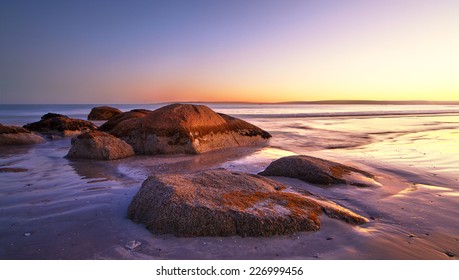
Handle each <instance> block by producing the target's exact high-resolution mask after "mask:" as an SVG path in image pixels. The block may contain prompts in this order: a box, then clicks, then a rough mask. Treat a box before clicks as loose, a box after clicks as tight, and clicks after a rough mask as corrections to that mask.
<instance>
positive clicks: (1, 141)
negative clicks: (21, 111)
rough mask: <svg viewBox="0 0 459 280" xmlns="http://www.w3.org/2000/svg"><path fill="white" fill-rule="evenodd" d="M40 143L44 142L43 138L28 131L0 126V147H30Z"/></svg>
mask: <svg viewBox="0 0 459 280" xmlns="http://www.w3.org/2000/svg"><path fill="white" fill-rule="evenodd" d="M42 142H45V139H44V138H43V137H41V136H40V135H37V134H35V133H33V132H31V131H30V130H28V129H25V128H22V127H17V126H5V125H2V124H0V146H7V145H30V144H38V143H42Z"/></svg>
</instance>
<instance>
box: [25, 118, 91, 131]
mask: <svg viewBox="0 0 459 280" xmlns="http://www.w3.org/2000/svg"><path fill="white" fill-rule="evenodd" d="M23 127H24V128H26V129H29V130H31V131H36V132H39V133H41V134H44V135H57V136H73V135H77V134H81V133H82V132H86V131H92V130H97V126H96V125H95V124H93V123H92V122H88V121H84V120H79V119H72V118H69V117H67V116H64V115H60V114H55V113H48V114H45V115H43V116H42V117H41V120H40V121H38V122H34V123H29V124H26V125H24V126H23Z"/></svg>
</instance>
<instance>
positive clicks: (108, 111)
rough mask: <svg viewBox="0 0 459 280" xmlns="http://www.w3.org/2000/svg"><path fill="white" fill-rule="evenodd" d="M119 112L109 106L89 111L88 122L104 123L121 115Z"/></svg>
mask: <svg viewBox="0 0 459 280" xmlns="http://www.w3.org/2000/svg"><path fill="white" fill-rule="evenodd" d="M121 113H122V112H121V110H120V109H117V108H113V107H110V106H100V107H94V108H92V109H91V112H90V113H89V115H88V120H93V121H105V120H108V119H110V118H112V117H114V116H117V115H119V114H121Z"/></svg>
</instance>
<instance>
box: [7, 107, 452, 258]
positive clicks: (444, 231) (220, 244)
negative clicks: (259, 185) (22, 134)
mask: <svg viewBox="0 0 459 280" xmlns="http://www.w3.org/2000/svg"><path fill="white" fill-rule="evenodd" d="M250 121H251V122H252V123H254V124H256V125H259V126H260V127H263V128H265V129H267V130H268V131H270V132H272V134H273V136H274V137H273V139H272V140H271V142H270V145H269V146H267V147H258V148H244V149H233V150H224V151H217V152H211V153H205V154H201V155H175V156H155V157H148V156H138V157H134V158H128V159H123V160H115V161H110V162H98V161H86V160H68V159H65V158H64V156H65V154H66V153H67V151H68V149H69V147H70V139H63V140H57V141H53V142H47V143H43V144H38V145H35V146H31V147H14V148H8V149H1V150H0V167H1V168H16V169H19V170H20V172H2V173H0V185H1V188H0V205H1V206H0V236H1V241H2V245H1V247H0V258H1V259H458V255H459V203H458V202H459V186H458V185H459V184H458V181H457V180H458V178H459V170H458V168H457V160H458V158H457V153H456V152H457V142H456V141H457V140H458V139H459V129H458V127H459V125H458V124H459V117H441V116H436V117H431V116H429V117H426V116H424V117H404V118H400V117H397V118H353V119H349V118H343V119H336V118H335V119H327V118H317V119H308V120H307V121H305V120H303V119H298V120H296V119H293V120H288V121H285V122H282V121H277V122H269V121H268V120H266V119H262V118H260V119H251V120H250ZM455 144H456V145H455ZM292 154H308V155H311V156H315V157H321V158H326V159H330V160H335V161H338V162H340V163H343V164H351V165H353V166H355V167H358V168H361V169H363V170H366V171H369V172H371V173H373V174H375V175H376V176H377V180H378V181H379V182H380V183H382V184H383V187H380V188H357V187H353V186H336V187H331V188H322V187H318V186H314V185H310V184H307V183H304V182H301V181H299V180H295V179H287V178H279V177H278V178H274V179H276V180H279V181H281V182H283V183H286V184H289V185H291V186H293V187H295V188H299V189H305V190H308V191H310V192H312V193H313V194H316V195H319V196H323V197H326V198H328V199H331V200H333V201H335V202H337V203H339V204H341V205H343V206H345V207H348V208H349V209H351V210H353V211H354V212H356V213H359V214H361V215H363V216H366V217H368V218H370V222H369V223H368V224H366V225H363V226H351V225H349V224H346V223H343V222H340V221H336V220H333V219H330V218H327V217H326V216H325V215H322V217H321V221H322V227H321V229H320V230H319V231H317V232H301V233H297V234H294V235H289V236H274V237H269V238H242V237H238V236H235V237H225V238H216V237H212V238H210V237H200V238H177V237H174V236H171V235H153V234H151V233H150V232H149V231H148V230H146V229H145V227H144V226H143V225H139V224H135V223H133V222H131V221H130V220H129V219H127V217H126V215H127V206H128V205H129V203H130V201H131V199H132V197H133V196H134V194H135V193H136V192H137V190H138V189H139V187H140V185H141V183H142V182H143V180H144V179H145V178H146V177H147V176H148V175H149V174H151V173H167V172H194V171H199V170H204V169H210V168H221V167H223V168H227V169H230V170H236V171H244V172H249V173H257V172H259V171H261V170H263V169H264V168H265V167H266V166H267V165H268V164H269V163H270V162H271V161H272V160H274V159H277V158H279V157H282V156H286V155H292ZM132 240H136V241H140V242H141V243H142V245H141V246H140V247H138V248H137V249H135V250H134V251H130V250H128V249H127V248H126V247H125V245H126V244H127V243H128V242H129V241H132Z"/></svg>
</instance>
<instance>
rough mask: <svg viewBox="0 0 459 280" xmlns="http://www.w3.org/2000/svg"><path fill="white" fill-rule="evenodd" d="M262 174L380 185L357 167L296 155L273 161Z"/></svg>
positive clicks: (331, 183)
mask: <svg viewBox="0 0 459 280" xmlns="http://www.w3.org/2000/svg"><path fill="white" fill-rule="evenodd" d="M258 174H260V175H263V176H282V177H291V178H297V179H300V180H302V181H305V182H308V183H313V184H319V185H335V184H349V185H355V186H360V187H368V186H380V184H379V183H377V182H376V181H375V180H374V176H373V175H372V174H370V173H368V172H365V171H362V170H359V169H357V168H354V167H351V166H346V165H343V164H340V163H336V162H333V161H329V160H324V159H320V158H315V157H310V156H305V155H298V156H288V157H283V158H280V159H278V160H275V161H273V162H272V163H271V164H270V165H269V166H268V167H267V168H266V169H265V170H264V171H263V172H260V173H258Z"/></svg>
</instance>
